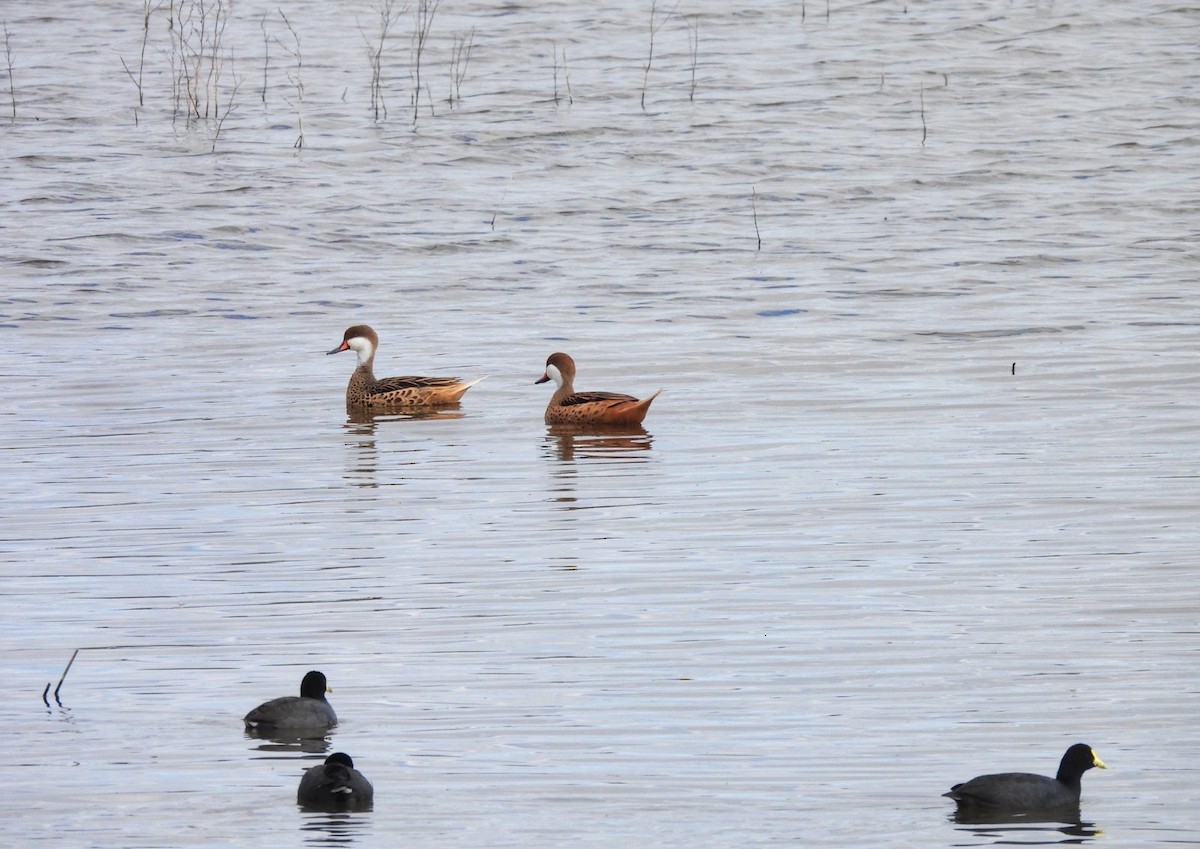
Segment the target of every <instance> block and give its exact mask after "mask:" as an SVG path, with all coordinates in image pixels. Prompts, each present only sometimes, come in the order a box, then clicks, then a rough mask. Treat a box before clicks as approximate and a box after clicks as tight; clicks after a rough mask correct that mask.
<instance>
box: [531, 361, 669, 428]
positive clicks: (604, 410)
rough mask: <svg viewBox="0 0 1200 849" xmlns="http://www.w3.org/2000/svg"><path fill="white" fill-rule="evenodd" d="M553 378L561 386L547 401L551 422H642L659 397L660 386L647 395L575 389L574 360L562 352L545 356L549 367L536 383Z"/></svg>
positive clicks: (623, 425) (564, 423) (625, 423)
mask: <svg viewBox="0 0 1200 849" xmlns="http://www.w3.org/2000/svg"><path fill="white" fill-rule="evenodd" d="M548 380H553V381H554V383H555V385H556V386H557V387H558V389H556V390H555V392H554V394H553V395H551V396H550V403H549V404H548V405H546V424H548V425H556V424H562V425H606V426H619V427H632V426H634V425H640V424H641V423H642V420H643V419H644V418H646V413H647V412H648V411H649V409H650V402H652V401H653V400H654V399H655V398H657V397H658V392H661V391H662V390H661V389H660V390H658V392H655V393H654V394H653V395H650V396H648V397H646V398H641V399H638V398H634V397H633V396H632V395H622V394H620V393H617V392H576V391H575V386H574V383H575V361H574V360H572V359H571V358H570V357H569V356H568V355H566V354H563V353H557V354H551V355H550V356H549V357H547V358H546V371H545V372H544V373H543V374H542V376H541V377H540V378H539V379H538V380H536V381H535V383H545V382H546V381H548Z"/></svg>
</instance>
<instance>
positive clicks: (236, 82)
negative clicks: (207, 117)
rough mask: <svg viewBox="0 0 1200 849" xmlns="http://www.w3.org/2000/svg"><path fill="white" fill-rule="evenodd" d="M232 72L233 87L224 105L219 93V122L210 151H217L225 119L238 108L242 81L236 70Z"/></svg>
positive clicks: (217, 117) (217, 116)
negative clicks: (235, 101) (238, 95)
mask: <svg viewBox="0 0 1200 849" xmlns="http://www.w3.org/2000/svg"><path fill="white" fill-rule="evenodd" d="M230 74H231V75H232V76H233V88H232V89H230V90H229V98H228V99H227V100H226V101H225V105H224V107H222V106H221V102H220V93H219V92H218V93H217V103H216V112H215V118H216V122H217V123H216V127H215V128H214V130H213V141H212V149H211V150H210V153H216V152H217V139H219V138H221V130H222V129H223V128H224V127H225V119H226V118H228V117H229V116H230V114H231V113H232V112H234V111H235V110H236V109H237V106H236V105H235V104H234V99H235V98H236V97H237V93H238V89H240V88H241V87H242V81H241V79H240V78H239V77H238V75H237V72H236V71H233V70H230Z"/></svg>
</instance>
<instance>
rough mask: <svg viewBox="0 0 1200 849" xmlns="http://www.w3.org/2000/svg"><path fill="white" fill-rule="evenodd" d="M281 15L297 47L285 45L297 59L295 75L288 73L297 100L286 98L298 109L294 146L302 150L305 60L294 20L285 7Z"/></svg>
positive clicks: (289, 103)
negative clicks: (302, 76)
mask: <svg viewBox="0 0 1200 849" xmlns="http://www.w3.org/2000/svg"><path fill="white" fill-rule="evenodd" d="M279 17H281V18H283V24H284V26H286V27H287V29H288V32H290V33H291V34H292V42H293V44H295V47H288V46H287V45H284V50H286V51H287V52H288V53H289V54H291V57H292V58H293V59H295V60H296V73H295V74H294V75H293V74H292V72H291V71H288V75H287V78H288V82H290V83H291V84H292V88H293V89H295V91H296V97H295V100H292V99H289V98H285V100H287V102H288V105H290V106H291V107H292V108H293V109H295V110H296V127H297V129H298V130H299V131H300V135H299V136H297V137H296V141H295V143H294V144H293V145H292V147H294V148H296V149H297V150H301V149H303V147H304V80H303V79H302V78H301V71H302V70H303V68H304V60H303V57H302V56H301V55H300V36H299V34H298V33H297V32H296V30H295V28H293V27H292V22H291V21H289V20H288V19H287V15H285V14H284V13H283V9H279Z"/></svg>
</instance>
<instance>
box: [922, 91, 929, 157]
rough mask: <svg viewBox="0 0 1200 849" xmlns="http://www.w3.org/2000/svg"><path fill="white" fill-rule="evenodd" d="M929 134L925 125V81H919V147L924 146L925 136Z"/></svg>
mask: <svg viewBox="0 0 1200 849" xmlns="http://www.w3.org/2000/svg"><path fill="white" fill-rule="evenodd" d="M928 135H929V129H928V128H927V127H926V126H925V83H924V81H922V82H921V147H924V146H925V137H926V136H928Z"/></svg>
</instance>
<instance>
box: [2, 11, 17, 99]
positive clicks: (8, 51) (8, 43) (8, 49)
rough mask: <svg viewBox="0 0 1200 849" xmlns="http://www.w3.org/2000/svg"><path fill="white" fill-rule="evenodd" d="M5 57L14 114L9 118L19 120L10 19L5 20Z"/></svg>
mask: <svg viewBox="0 0 1200 849" xmlns="http://www.w3.org/2000/svg"><path fill="white" fill-rule="evenodd" d="M4 58H5V59H6V60H7V62H8V102H9V103H10V104H11V106H12V114H11V115H10V116H9V118H10V119H11V120H13V121H15V120H17V88H16V84H15V83H14V82H13V53H12V35H11V33H9V31H8V21H5V22H4Z"/></svg>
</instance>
